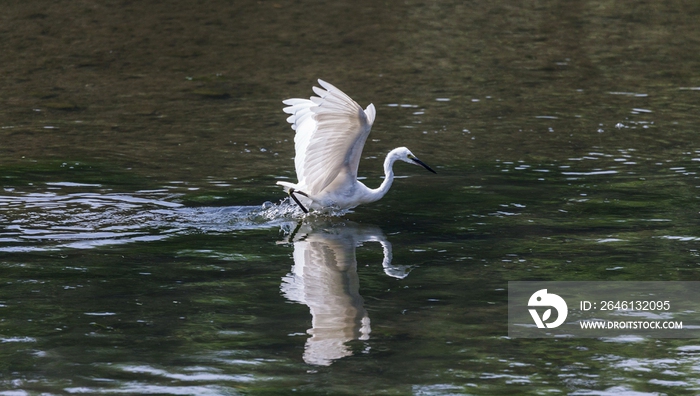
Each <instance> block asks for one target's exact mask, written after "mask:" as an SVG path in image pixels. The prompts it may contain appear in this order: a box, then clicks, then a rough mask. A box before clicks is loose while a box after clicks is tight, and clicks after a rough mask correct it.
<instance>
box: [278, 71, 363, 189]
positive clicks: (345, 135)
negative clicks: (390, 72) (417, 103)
mask: <svg viewBox="0 0 700 396" xmlns="http://www.w3.org/2000/svg"><path fill="white" fill-rule="evenodd" d="M318 82H319V84H320V85H321V87H323V88H318V87H313V91H314V93H315V94H316V95H318V96H312V97H311V98H309V99H308V100H307V99H287V100H285V101H284V102H283V103H284V104H286V105H288V107H285V108H284V112H285V113H288V114H291V116H290V117H289V118H287V122H289V123H290V124H292V129H294V130H295V131H296V136H295V137H294V143H295V151H296V157H295V159H294V163H295V168H296V172H297V178H298V179H299V183H298V185H299V186H303V187H304V188H305V189H306V191H305V192H306V193H308V194H312V195H313V194H318V193H320V192H322V191H323V189H325V188H326V187H327V186H328V185H329V184H330V183H332V182H333V180H335V179H336V178H337V177H338V175H339V174H340V173H341V172H346V173H348V176H351V177H353V178H356V177H357V168H358V166H359V163H360V157H361V155H362V148H363V147H364V145H365V141H366V140H367V136H368V135H369V133H370V130H371V128H372V123H373V122H374V118H375V115H376V110H375V108H374V106H373V105H371V104H370V105H369V106H368V107H367V109H366V110H362V107H360V105H358V104H357V102H355V101H354V100H352V99H351V98H350V97H349V96H347V95H346V94H345V93H343V92H342V91H341V90H339V89H338V88H336V87H334V86H333V85H331V84H329V83H327V82H325V81H323V80H318Z"/></svg>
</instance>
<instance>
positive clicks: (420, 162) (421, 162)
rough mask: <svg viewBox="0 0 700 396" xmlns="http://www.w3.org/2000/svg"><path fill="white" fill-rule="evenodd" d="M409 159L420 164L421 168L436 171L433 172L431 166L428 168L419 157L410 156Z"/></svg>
mask: <svg viewBox="0 0 700 396" xmlns="http://www.w3.org/2000/svg"><path fill="white" fill-rule="evenodd" d="M411 161H413V162H415V163H416V164H418V165H420V166H422V167H423V168H425V169H427V170H429V171H431V172H433V173H437V172H435V171H434V170H433V169H432V168H430V167H429V166H428V165H426V164H425V163H423V161H421V160H419V159H418V158H416V157H412V158H411Z"/></svg>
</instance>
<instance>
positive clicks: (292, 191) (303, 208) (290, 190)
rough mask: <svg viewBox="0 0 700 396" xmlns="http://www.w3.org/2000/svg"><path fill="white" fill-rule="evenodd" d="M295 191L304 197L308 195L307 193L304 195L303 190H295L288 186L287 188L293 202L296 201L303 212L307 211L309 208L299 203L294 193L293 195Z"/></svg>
mask: <svg viewBox="0 0 700 396" xmlns="http://www.w3.org/2000/svg"><path fill="white" fill-rule="evenodd" d="M295 193H296V194H301V195H303V196H305V197H308V195H306V193H305V192H303V191H297V190H295V189H293V188H290V189H289V196H290V197H292V199H293V200H294V202H296V203H297V205H299V207H300V208H301V210H302V211H303V212H304V213H309V210H308V209H306V208H305V207H304V205H302V204H301V202H300V201H299V199H298V198H297V197H296V195H294V194H295Z"/></svg>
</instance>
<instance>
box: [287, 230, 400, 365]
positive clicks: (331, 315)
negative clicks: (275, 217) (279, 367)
mask: <svg viewBox="0 0 700 396" xmlns="http://www.w3.org/2000/svg"><path fill="white" fill-rule="evenodd" d="M289 242H291V243H293V244H294V266H292V272H291V273H289V274H288V275H287V276H285V277H284V278H282V285H281V289H282V293H283V294H284V296H285V297H286V298H287V299H289V300H291V301H294V302H298V303H301V304H305V305H308V306H309V309H310V310H311V315H312V321H311V323H312V328H311V329H309V330H308V333H309V334H310V335H311V337H310V338H309V339H308V340H307V342H306V348H305V352H304V361H305V362H306V363H309V364H315V365H323V366H328V365H330V364H331V363H333V360H335V359H340V358H342V357H345V356H350V355H351V354H352V351H351V350H350V348H349V347H348V346H347V345H345V343H346V342H348V341H352V340H356V339H359V340H367V339H369V334H370V331H371V329H370V320H369V316H368V315H367V311H366V310H365V308H364V301H363V300H362V297H361V296H360V292H359V289H360V282H359V278H358V276H357V259H356V257H355V249H356V247H357V246H359V245H361V244H362V243H363V242H379V243H380V244H381V246H382V249H383V251H384V260H383V263H382V264H383V267H384V272H385V273H386V274H387V275H389V276H392V277H395V278H404V277H406V276H407V275H408V267H407V266H392V265H391V244H390V243H389V241H387V240H386V237H385V236H384V233H383V232H382V231H381V230H380V229H379V228H378V227H374V226H364V225H359V224H356V223H351V222H347V221H346V222H330V221H325V222H321V221H318V222H311V223H308V222H307V223H303V224H302V225H301V226H299V227H298V229H297V230H295V233H294V234H292V236H291V237H290V240H289Z"/></svg>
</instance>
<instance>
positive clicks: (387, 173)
mask: <svg viewBox="0 0 700 396" xmlns="http://www.w3.org/2000/svg"><path fill="white" fill-rule="evenodd" d="M394 151H396V150H392V151H391V152H389V154H387V156H386V159H385V160H384V181H383V182H382V184H381V185H380V186H379V187H378V188H375V189H372V190H371V191H372V195H373V198H374V200H375V201H376V200H378V199H381V198H382V197H383V196H384V195H385V194H386V193H387V192H388V191H389V188H391V183H393V182H394V162H396V160H397V159H398V157H397V156H396V154H395V153H394Z"/></svg>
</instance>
